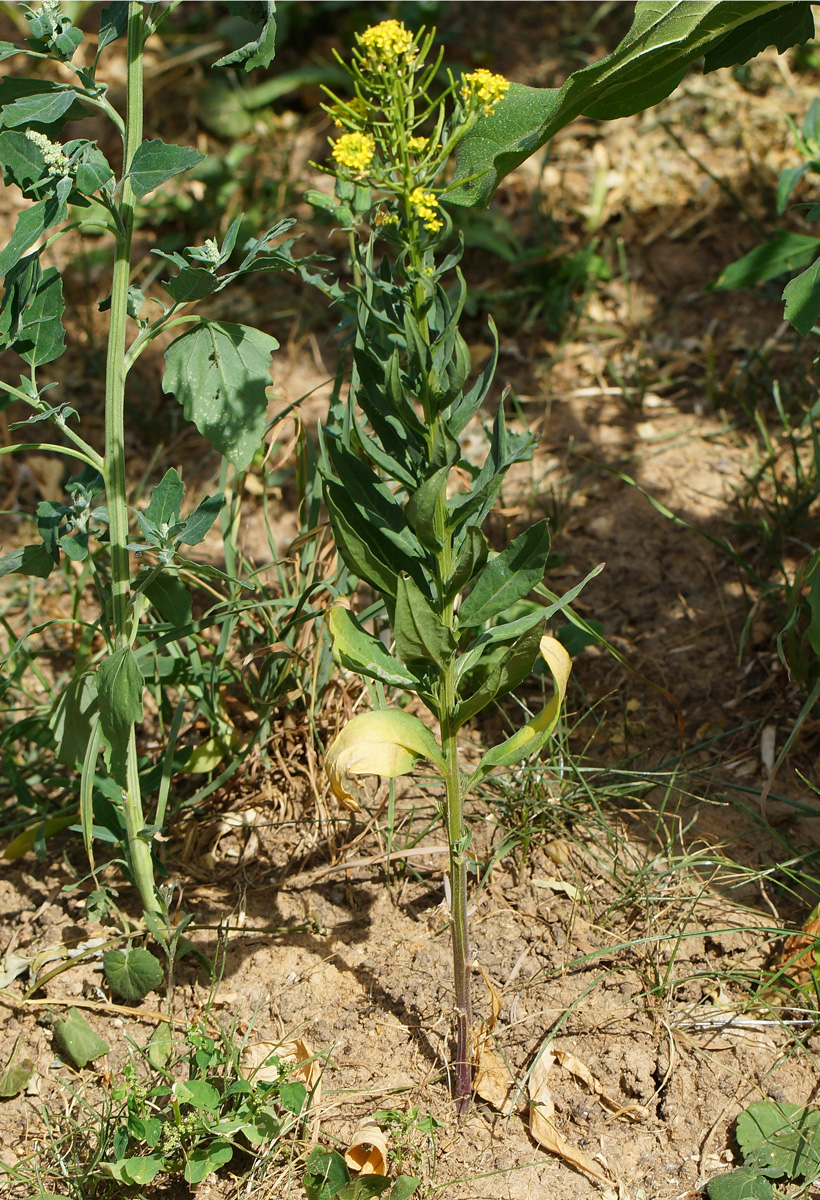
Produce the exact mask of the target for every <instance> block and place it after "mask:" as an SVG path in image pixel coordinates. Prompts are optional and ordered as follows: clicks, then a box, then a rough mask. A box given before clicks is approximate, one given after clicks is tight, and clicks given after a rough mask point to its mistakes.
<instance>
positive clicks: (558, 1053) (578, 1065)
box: [551, 1050, 649, 1121]
mask: <svg viewBox="0 0 820 1200" xmlns="http://www.w3.org/2000/svg"><path fill="white" fill-rule="evenodd" d="M551 1053H552V1054H553V1055H554V1056H555V1059H556V1061H557V1062H559V1063H560V1064H561V1066H562V1067H563V1068H564V1070H565V1071H569V1073H570V1075H574V1076H575V1078H576V1079H580V1080H581V1082H582V1083H584V1084H586V1086H587V1087H588V1088H589V1090H590V1091H591V1092H592V1093H593V1095H595V1096H598V1097H599V1098H600V1100H601V1103H602V1104H605V1105H606V1107H607V1108H608V1109H609V1110H610V1111H611V1112H613V1113H615V1114H617V1116H619V1117H628V1118H629V1119H630V1120H631V1121H644V1120H646V1118H647V1117H648V1116H649V1113H648V1112H647V1111H646V1109H645V1108H643V1107H642V1106H641V1105H640V1104H628V1105H623V1104H621V1102H620V1101H619V1100H615V1099H614V1098H613V1097H612V1096H610V1095H608V1094H607V1093H606V1092H605V1091H604V1087H603V1084H602V1083H601V1081H600V1080H599V1079H596V1078H595V1076H594V1075H593V1074H592V1072H591V1071H590V1069H589V1067H588V1066H587V1065H586V1063H583V1062H581V1060H580V1058H576V1057H575V1055H574V1054H570V1052H569V1051H568V1050H553V1051H551Z"/></svg>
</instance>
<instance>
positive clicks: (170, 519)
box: [144, 467, 185, 529]
mask: <svg viewBox="0 0 820 1200" xmlns="http://www.w3.org/2000/svg"><path fill="white" fill-rule="evenodd" d="M184 498H185V485H184V484H183V482H182V480H181V479H180V477H179V473H178V472H177V471H176V470H174V468H173V467H170V468H169V469H168V470H167V471H166V472H165V474H164V475H163V477H162V479H161V480H160V481H159V483H158V484H157V485H156V487H155V488H154V490H153V491H152V492H151V499H150V501H149V502H148V505H147V506H146V508H145V514H144V515H145V518H146V520H147V521H148V522H149V524H150V525H152V526H153V527H154V528H155V529H159V528H160V526H161V525H165V526H166V527H167V526H170V525H174V524H175V523H176V522H177V521H178V520H179V514H180V512H181V511H182V501H183V500H184Z"/></svg>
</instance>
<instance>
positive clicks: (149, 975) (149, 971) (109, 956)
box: [103, 946, 163, 1001]
mask: <svg viewBox="0 0 820 1200" xmlns="http://www.w3.org/2000/svg"><path fill="white" fill-rule="evenodd" d="M103 971H104V972H105V978H106V980H107V982H108V986H109V987H110V988H111V991H112V992H113V993H114V994H115V995H116V996H122V998H123V999H124V1000H132V1001H133V1000H141V999H142V998H143V996H147V995H148V993H149V992H152V991H153V990H154V989H155V988H158V987H159V985H160V984H161V983H162V979H163V972H162V964H161V963H160V961H159V959H158V958H155V957H154V955H153V954H152V953H151V951H150V950H143V948H142V947H141V946H135V947H133V948H132V949H130V950H125V951H122V950H108V951H106V953H105V954H104V955H103Z"/></svg>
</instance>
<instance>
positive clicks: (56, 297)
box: [14, 267, 65, 367]
mask: <svg viewBox="0 0 820 1200" xmlns="http://www.w3.org/2000/svg"><path fill="white" fill-rule="evenodd" d="M64 311H65V302H64V301H63V281H62V278H61V276H60V272H59V271H58V270H57V268H56V267H47V268H46V269H45V271H43V274H42V276H41V278H40V282H39V283H38V284H37V290H36V291H35V293H34V295H33V296H32V297H31V299H30V300H29V302H28V304H27V305H26V308H25V310H24V312H23V313H22V322H21V328H20V333H19V335H18V338H17V340H16V341H15V343H14V349H15V350H16V351H17V353H18V354H19V355H20V357H21V358H22V359H23V361H24V362H27V363H28V364H29V366H32V367H41V366H43V364H44V363H49V362H53V361H54V359H55V358H59V357H60V355H61V354H62V353H63V351H64V350H65V330H64V329H63V321H62V317H63V313H64Z"/></svg>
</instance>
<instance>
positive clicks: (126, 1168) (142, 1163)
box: [117, 1154, 165, 1187]
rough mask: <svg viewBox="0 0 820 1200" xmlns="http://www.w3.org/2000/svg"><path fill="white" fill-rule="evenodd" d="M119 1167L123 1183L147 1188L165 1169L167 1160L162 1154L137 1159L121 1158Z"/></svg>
mask: <svg viewBox="0 0 820 1200" xmlns="http://www.w3.org/2000/svg"><path fill="white" fill-rule="evenodd" d="M117 1166H118V1167H119V1169H120V1176H121V1182H122V1183H125V1184H131V1185H132V1186H137V1187H145V1186H146V1184H149V1183H150V1182H151V1181H152V1179H155V1178H156V1177H157V1175H159V1173H160V1171H162V1170H163V1169H164V1168H165V1160H164V1159H163V1157H162V1155H161V1154H150V1155H140V1156H138V1157H135V1158H121V1159H120V1160H119V1161H118V1163H117Z"/></svg>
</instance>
